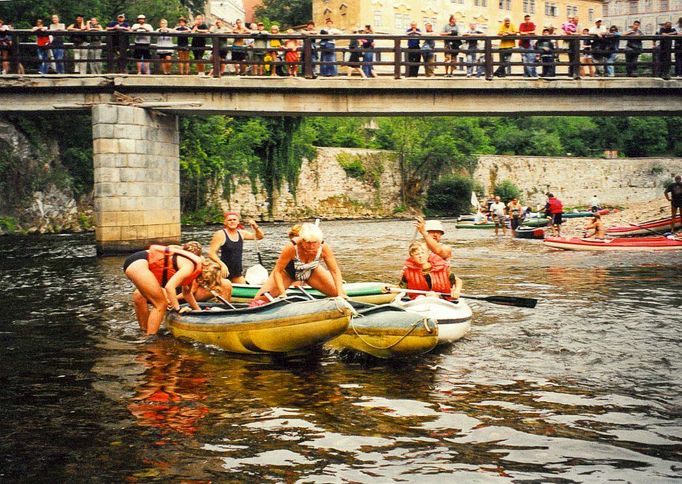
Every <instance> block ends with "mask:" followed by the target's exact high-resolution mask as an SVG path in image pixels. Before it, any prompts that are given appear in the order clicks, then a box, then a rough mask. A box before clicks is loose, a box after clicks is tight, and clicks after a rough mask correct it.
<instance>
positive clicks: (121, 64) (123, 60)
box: [117, 32, 128, 74]
mask: <svg viewBox="0 0 682 484" xmlns="http://www.w3.org/2000/svg"><path fill="white" fill-rule="evenodd" d="M117 35H118V72H119V74H125V73H127V71H128V34H127V33H123V32H118V34H117Z"/></svg>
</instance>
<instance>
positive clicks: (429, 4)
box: [313, 0, 603, 35]
mask: <svg viewBox="0 0 682 484" xmlns="http://www.w3.org/2000/svg"><path fill="white" fill-rule="evenodd" d="M602 4H603V2H602V1H601V0H551V1H550V0H396V1H388V0H313V19H314V20H315V24H316V25H317V26H318V28H320V27H321V26H323V25H324V20H325V19H326V18H331V19H332V20H333V21H334V26H335V27H336V28H339V29H341V30H343V31H345V32H349V31H350V30H352V29H353V28H354V27H356V26H364V25H367V24H369V25H372V27H373V28H374V30H375V31H376V32H380V33H386V34H400V33H403V32H405V30H407V28H408V26H409V24H410V22H412V21H414V22H417V24H418V25H419V27H420V28H421V29H422V30H423V29H424V24H425V23H426V22H431V23H433V25H434V31H435V32H440V31H441V30H442V29H443V27H444V26H445V24H446V23H447V22H448V18H449V17H450V15H453V14H454V15H455V17H456V18H457V23H458V24H460V26H461V27H462V28H464V29H466V28H468V25H469V23H470V22H475V23H477V24H478V25H479V28H480V29H481V30H482V31H484V32H488V33H490V34H491V35H494V34H496V33H497V29H498V27H499V25H500V24H501V23H502V20H503V19H504V17H507V16H509V17H510V18H511V20H512V23H513V24H514V25H515V26H518V25H519V24H520V23H521V22H522V21H523V17H524V15H526V14H529V15H530V16H531V21H532V22H534V23H535V25H536V26H538V27H541V26H548V25H552V26H554V27H557V28H558V27H560V26H561V24H562V23H564V22H565V21H566V18H567V17H568V16H577V17H579V18H580V23H579V27H582V26H584V27H592V26H593V25H594V21H595V20H596V19H597V18H599V17H601V16H602Z"/></svg>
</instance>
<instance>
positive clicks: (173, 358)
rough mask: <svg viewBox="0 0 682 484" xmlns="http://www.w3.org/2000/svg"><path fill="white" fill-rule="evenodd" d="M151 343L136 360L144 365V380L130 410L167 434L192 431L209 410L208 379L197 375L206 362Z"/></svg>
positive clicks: (145, 423) (142, 421) (146, 424)
mask: <svg viewBox="0 0 682 484" xmlns="http://www.w3.org/2000/svg"><path fill="white" fill-rule="evenodd" d="M158 343H159V342H158V341H157V342H156V343H155V344H154V345H148V346H147V347H146V348H145V353H143V354H141V355H140V356H139V357H138V358H137V360H138V361H139V362H140V363H141V364H142V365H144V367H145V371H144V374H143V383H142V384H140V386H139V387H137V388H136V389H135V396H134V397H133V398H132V399H131V401H130V403H129V404H128V410H129V411H130V413H131V414H132V415H134V416H135V417H136V418H137V424H138V425H141V426H143V427H153V428H156V429H159V430H160V431H161V432H162V433H163V434H164V435H167V434H170V433H172V432H177V433H180V434H184V435H192V434H194V433H195V432H196V431H197V422H198V421H199V420H200V419H202V418H204V417H205V416H206V415H207V414H208V407H207V406H206V405H204V404H203V403H201V401H202V400H205V398H206V395H205V390H204V388H203V387H204V386H205V383H206V379H205V378H204V377H203V376H198V375H197V373H198V371H197V370H198V368H199V367H200V365H201V364H202V363H203V361H202V360H200V359H198V357H197V356H193V357H187V356H185V355H183V354H182V353H178V352H176V351H169V350H168V349H167V348H163V347H161V346H160V345H159V344H158Z"/></svg>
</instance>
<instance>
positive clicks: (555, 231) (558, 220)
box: [545, 193, 564, 237]
mask: <svg viewBox="0 0 682 484" xmlns="http://www.w3.org/2000/svg"><path fill="white" fill-rule="evenodd" d="M563 213H564V205H563V204H562V203H561V200H559V199H558V198H556V197H555V196H554V194H552V193H548V194H547V203H546V204H545V216H546V217H547V218H548V219H550V223H551V224H552V235H553V236H554V237H561V224H562V223H563V220H562V215H563Z"/></svg>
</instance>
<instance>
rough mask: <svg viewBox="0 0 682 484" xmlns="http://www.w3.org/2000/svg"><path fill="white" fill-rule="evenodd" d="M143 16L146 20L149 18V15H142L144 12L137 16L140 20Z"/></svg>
mask: <svg viewBox="0 0 682 484" xmlns="http://www.w3.org/2000/svg"><path fill="white" fill-rule="evenodd" d="M141 18H143V19H145V20H146V19H147V17H145V16H144V15H142V14H140V15H138V16H137V20H140V19H141Z"/></svg>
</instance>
